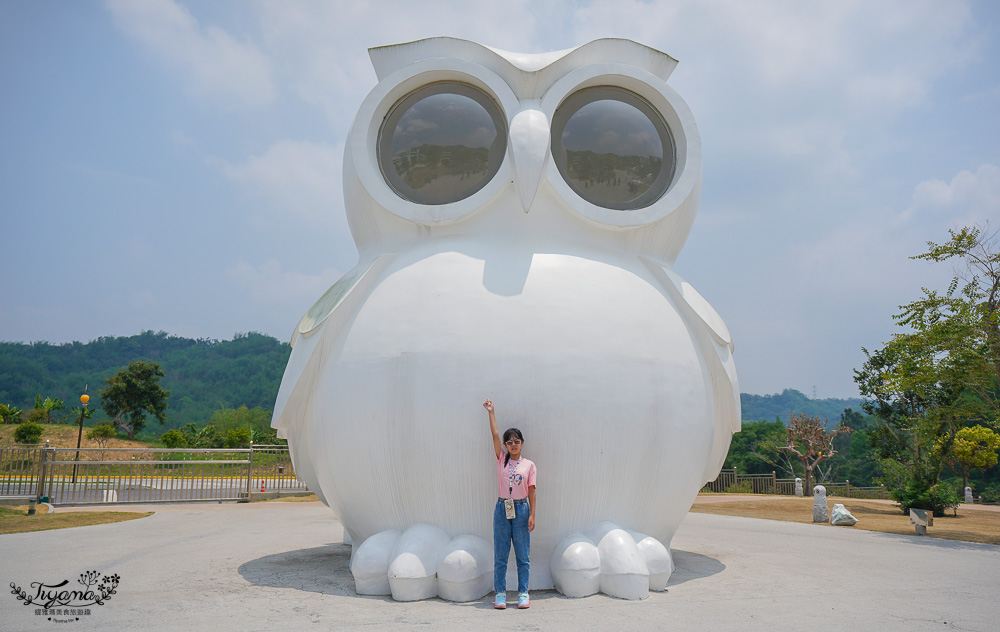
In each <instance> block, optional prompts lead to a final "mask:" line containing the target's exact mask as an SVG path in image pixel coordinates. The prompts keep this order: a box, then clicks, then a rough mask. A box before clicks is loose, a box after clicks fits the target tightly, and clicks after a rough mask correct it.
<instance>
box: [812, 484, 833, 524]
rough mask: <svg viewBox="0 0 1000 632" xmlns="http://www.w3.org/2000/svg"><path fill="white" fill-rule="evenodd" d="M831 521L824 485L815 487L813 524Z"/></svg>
mask: <svg viewBox="0 0 1000 632" xmlns="http://www.w3.org/2000/svg"><path fill="white" fill-rule="evenodd" d="M829 519H830V510H829V509H828V508H827V506H826V488H825V487H823V486H822V485H816V486H815V487H813V522H826V521H827V520H829Z"/></svg>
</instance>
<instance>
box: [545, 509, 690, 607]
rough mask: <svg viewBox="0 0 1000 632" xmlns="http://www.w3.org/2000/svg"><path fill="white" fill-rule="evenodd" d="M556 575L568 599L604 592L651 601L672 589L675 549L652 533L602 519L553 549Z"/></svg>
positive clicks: (552, 563)
mask: <svg viewBox="0 0 1000 632" xmlns="http://www.w3.org/2000/svg"><path fill="white" fill-rule="evenodd" d="M551 570H552V579H553V581H554V582H555V585H556V589H557V590H558V591H559V592H561V593H562V594H564V595H566V596H567V597H586V596H588V595H593V594H594V593H596V592H598V591H600V592H602V593H604V594H606V595H611V596H612V597H618V598H620V599H645V598H646V597H647V596H649V591H650V590H658V591H660V590H666V589H667V580H669V579H670V573H671V571H672V570H673V561H672V559H671V557H670V550H669V549H667V547H665V546H663V544H661V543H660V542H659V540H656V539H655V538H652V537H650V536H648V535H645V534H642V533H636V532H635V531H629V530H627V529H623V528H621V527H619V526H618V525H616V524H613V523H611V522H602V523H600V524H597V525H594V526H593V527H591V528H590V529H587V530H586V531H585V532H584V533H575V534H573V535H570V536H567V537H565V538H563V539H562V541H560V542H559V544H557V545H556V548H555V551H554V552H553V553H552V562H551Z"/></svg>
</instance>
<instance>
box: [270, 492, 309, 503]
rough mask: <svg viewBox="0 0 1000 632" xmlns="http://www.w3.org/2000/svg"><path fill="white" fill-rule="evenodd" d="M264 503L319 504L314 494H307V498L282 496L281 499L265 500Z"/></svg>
mask: <svg viewBox="0 0 1000 632" xmlns="http://www.w3.org/2000/svg"><path fill="white" fill-rule="evenodd" d="M264 502H268V503H315V502H319V497H318V496H317V495H316V494H309V495H308V496H282V497H281V498H272V499H271V500H266V501H264Z"/></svg>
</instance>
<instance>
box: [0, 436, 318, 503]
mask: <svg viewBox="0 0 1000 632" xmlns="http://www.w3.org/2000/svg"><path fill="white" fill-rule="evenodd" d="M301 491H308V488H307V487H306V486H305V484H304V483H302V482H301V481H299V480H298V479H296V478H295V472H294V471H293V468H292V462H291V458H290V456H289V453H288V447H287V446H276V445H261V446H255V445H253V444H251V446H250V448H243V449H225V450H210V449H193V448H176V449H165V448H146V449H134V448H79V449H77V448H53V447H47V446H46V447H42V446H24V445H15V446H4V447H0V496H34V497H36V499H37V500H39V501H43V500H44V499H46V498H47V499H48V502H51V503H53V504H63V505H88V504H101V503H163V502H189V501H204V500H214V501H222V500H247V499H249V498H250V497H251V494H252V493H255V492H278V493H282V492H301Z"/></svg>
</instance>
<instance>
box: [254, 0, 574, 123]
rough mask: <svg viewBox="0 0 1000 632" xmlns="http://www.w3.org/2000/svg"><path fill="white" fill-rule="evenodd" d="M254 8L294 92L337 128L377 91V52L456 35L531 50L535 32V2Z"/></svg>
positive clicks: (386, 0) (293, 0)
mask: <svg viewBox="0 0 1000 632" xmlns="http://www.w3.org/2000/svg"><path fill="white" fill-rule="evenodd" d="M257 7H258V13H259V22H260V29H261V32H262V33H263V37H264V42H265V44H266V46H267V49H268V50H269V51H270V52H271V53H272V54H273V56H274V57H275V58H276V59H278V60H279V64H280V67H281V69H282V73H283V74H284V75H285V76H286V77H287V78H288V81H289V83H290V85H291V86H292V88H293V90H294V91H295V92H296V93H297V94H298V96H299V97H300V98H302V99H303V100H305V101H306V102H307V103H311V104H314V105H317V106H320V107H322V108H323V109H324V110H325V111H326V112H327V114H328V116H329V117H330V118H331V120H333V121H336V122H337V124H344V123H347V122H349V121H350V120H351V117H352V116H353V115H354V111H355V110H356V108H357V106H358V104H360V102H361V100H362V99H363V98H364V96H365V94H366V93H367V92H368V91H369V90H370V89H371V88H372V87H373V86H374V85H375V72H374V70H373V69H372V66H371V62H370V61H369V59H368V49H369V48H371V47H373V46H383V45H387V44H398V43H401V42H409V41H413V40H417V39H422V38H426V37H435V36H451V37H458V38H462V39H468V40H473V41H478V42H481V43H483V44H487V45H490V46H495V47H498V48H502V49H505V50H514V51H528V50H531V42H532V38H533V36H534V34H535V33H536V32H537V28H536V21H535V19H534V17H533V11H534V8H533V7H534V3H531V2H528V0H508V1H496V0H492V1H489V2H485V1H484V2H476V3H474V4H470V3H468V2H466V1H464V0H427V1H425V2H421V3H419V4H414V3H413V2H410V1H409V0H383V1H380V2H355V3H342V2H314V1H309V0H286V1H284V2H260V3H258V5H257ZM568 12H569V10H567V13H568ZM344 129H345V131H346V125H344Z"/></svg>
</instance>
